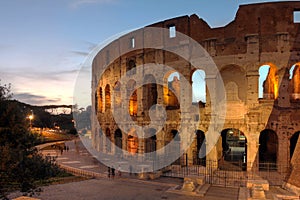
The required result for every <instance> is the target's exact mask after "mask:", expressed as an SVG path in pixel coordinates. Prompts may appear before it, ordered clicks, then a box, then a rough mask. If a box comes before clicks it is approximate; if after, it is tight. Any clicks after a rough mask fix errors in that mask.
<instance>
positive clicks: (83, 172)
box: [58, 164, 107, 178]
mask: <svg viewBox="0 0 300 200" xmlns="http://www.w3.org/2000/svg"><path fill="white" fill-rule="evenodd" d="M58 166H59V167H60V168H62V169H64V170H66V172H68V173H71V174H73V175H75V176H82V177H87V178H105V177H107V176H106V175H105V174H102V173H97V172H92V171H87V170H82V169H78V168H75V167H70V166H66V165H62V164H58Z"/></svg>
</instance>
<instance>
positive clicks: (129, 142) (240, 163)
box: [92, 2, 300, 187]
mask: <svg viewBox="0 0 300 200" xmlns="http://www.w3.org/2000/svg"><path fill="white" fill-rule="evenodd" d="M297 11H300V2H276V3H259V4H250V5H241V6H240V7H239V9H238V12H237V13H236V17H235V19H234V20H233V21H232V22H230V23H229V24H227V25H226V26H224V27H217V28H211V27H210V26H209V25H208V24H207V23H206V22H205V21H204V20H203V19H201V18H199V17H198V16H197V15H196V14H193V15H191V16H182V17H176V18H173V19H168V20H165V21H161V22H158V23H155V24H152V25H149V26H147V28H148V27H156V28H162V29H164V30H166V31H162V32H158V33H157V34H147V31H146V30H147V29H145V28H146V27H145V28H142V29H139V30H136V31H132V32H130V33H128V34H125V35H123V36H122V37H120V38H118V39H116V40H114V41H113V42H111V43H110V44H109V45H107V46H106V47H104V48H103V49H102V50H101V51H100V52H99V53H98V54H97V56H96V57H95V58H94V61H93V66H92V104H93V106H92V107H93V115H92V142H93V146H94V148H96V149H97V150H98V151H102V152H104V153H106V154H108V155H109V154H112V155H115V154H123V152H122V151H120V150H118V148H119V149H123V150H125V151H126V152H129V153H128V154H126V155H121V156H124V157H126V156H130V155H132V154H143V153H147V152H154V151H156V150H158V149H162V148H163V147H164V146H165V145H166V144H168V143H169V142H170V141H172V140H174V139H175V140H177V141H180V140H184V138H185V135H186V134H187V133H186V132H185V130H188V129H184V128H183V129H180V131H179V126H180V122H181V120H182V116H183V115H184V112H186V113H189V112H190V111H189V110H185V109H184V108H183V106H182V105H185V103H186V102H192V105H193V106H195V107H197V110H198V111H197V113H193V112H191V114H190V115H184V116H185V117H187V121H188V124H185V125H182V126H191V127H195V129H194V132H193V133H192V136H193V142H192V143H191V145H190V146H189V148H188V149H186V150H185V151H184V152H182V155H181V156H180V158H179V159H177V160H175V161H174V162H173V163H172V165H178V166H186V167H188V166H190V167H193V166H202V167H203V166H204V167H205V166H207V165H208V164H209V163H211V162H214V163H215V164H216V165H214V167H215V168H216V169H222V170H233V171H246V172H247V171H258V172H259V171H267V170H268V171H273V172H278V174H283V175H284V176H285V180H287V179H289V178H288V177H286V175H289V176H291V177H295V176H299V168H298V164H299V161H300V142H299V141H298V137H299V133H300V121H299V120H300V112H299V108H300V78H299V76H300V34H299V33H300V22H299V21H297V20H296V19H295V18H294V15H296V14H297ZM180 34H184V35H186V36H188V37H189V38H191V39H193V40H194V41H196V42H197V43H198V44H199V45H201V46H202V47H203V48H204V49H205V50H206V53H208V54H209V55H210V57H211V58H212V60H213V61H214V63H215V65H216V67H217V69H218V71H219V75H220V76H221V78H222V80H223V85H224V91H225V94H226V109H225V110H226V114H225V115H223V114H218V113H214V114H213V115H212V103H211V102H212V101H213V98H215V97H216V95H218V91H217V90H214V91H211V90H209V89H208V87H207V85H213V86H214V87H218V84H219V82H218V80H217V77H216V76H214V75H213V74H211V72H209V71H207V68H202V67H201V66H194V65H193V63H192V62H189V60H187V59H185V58H183V57H182V56H179V55H176V54H175V53H173V52H170V51H166V50H164V47H168V48H169V47H172V48H173V49H174V48H175V49H182V51H184V50H186V49H190V40H186V39H181V38H180ZM148 41H151V42H152V43H153V44H152V45H154V46H156V47H157V48H148V46H147V44H146V42H148ZM174 41H176V42H174ZM199 56H200V55H199ZM149 63H152V64H153V63H154V64H156V65H157V66H161V68H162V71H161V72H163V73H160V74H153V72H150V71H151V70H149V69H148V68H146V67H145V66H146V65H147V64H149ZM165 66H171V68H168V67H165ZM104 68H105V69H104ZM126 73H131V74H137V75H141V76H142V77H143V78H144V81H145V82H144V83H145V84H143V85H141V86H139V84H137V82H136V81H135V80H128V81H127V83H126V84H123V82H122V83H121V82H120V81H119V80H120V79H121V78H122V76H125V74H126ZM154 73H155V72H154ZM157 77H159V78H160V79H161V80H158V78H157ZM184 79H185V80H187V81H188V82H189V84H190V85H191V87H185V86H184V84H183V80H184ZM199 82H202V86H201V83H199ZM159 83H163V84H159ZM197 83H199V84H197ZM122 84H123V85H122ZM203 85H204V87H203ZM205 85H206V86H205ZM197 87H198V88H197ZM196 91H198V92H199V93H200V94H202V96H201V97H200V98H193V97H192V96H193V94H194V96H195V92H196ZM121 96H122V97H123V98H121ZM124 102H125V103H124ZM153 105H160V106H156V107H153ZM118 109H119V110H120V109H121V110H122V111H121V112H126V113H127V114H128V116H129V119H130V120H128V123H127V120H123V121H122V123H127V124H126V126H127V127H129V129H127V130H122V128H120V127H119V125H120V124H119V123H117V122H116V119H115V116H114V115H113V112H114V111H115V110H118ZM151 109H163V110H165V115H166V119H165V124H164V126H163V128H161V129H160V130H156V129H155V128H149V129H148V132H149V133H152V134H150V136H151V137H146V138H139V137H138V136H137V135H138V134H137V133H136V130H134V129H132V128H131V129H130V126H132V125H133V124H135V125H138V126H141V127H143V126H147V125H149V124H151V116H150V115H151V112H150V110H151ZM160 113H161V112H160ZM224 113H225V112H224ZM126 116H127V115H126ZM220 119H221V120H223V121H224V123H223V124H222V126H219V124H217V123H218V120H220ZM212 124H213V125H214V124H215V126H213V127H214V128H212V129H210V128H209V127H210V126H211V125H212ZM211 131H212V132H217V133H218V134H219V135H220V137H219V140H218V141H217V143H216V145H215V146H214V147H213V148H212V149H210V150H209V152H206V149H207V148H205V145H206V139H205V138H206V137H207V136H208V135H209V134H210V132H211ZM153 133H154V134H153ZM104 138H108V140H105V139H104ZM110 142H112V143H114V144H115V146H114V145H111V144H110ZM181 145H182V144H181V143H180V142H179V143H178V145H177V146H176V148H173V149H171V151H180V148H181ZM201 146H202V147H204V148H201ZM199 151H202V152H201V153H200V152H199ZM203 151H204V154H205V156H199V155H200V154H201V155H204V154H203ZM165 153H168V152H165ZM289 182H290V183H291V184H293V185H298V187H300V181H299V180H297V178H294V179H293V178H290V180H289Z"/></svg>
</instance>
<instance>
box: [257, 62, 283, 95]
mask: <svg viewBox="0 0 300 200" xmlns="http://www.w3.org/2000/svg"><path fill="white" fill-rule="evenodd" d="M258 84H259V90H258V92H259V98H263V99H277V97H278V72H277V68H276V67H275V66H274V65H263V66H261V67H260V68H259V83H258Z"/></svg>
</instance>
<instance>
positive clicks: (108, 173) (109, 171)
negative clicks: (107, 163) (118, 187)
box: [107, 167, 111, 179]
mask: <svg viewBox="0 0 300 200" xmlns="http://www.w3.org/2000/svg"><path fill="white" fill-rule="evenodd" d="M107 170H108V171H107V177H108V178H109V179H110V173H111V169H110V167H108V168H107Z"/></svg>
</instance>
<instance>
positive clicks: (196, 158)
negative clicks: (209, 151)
mask: <svg viewBox="0 0 300 200" xmlns="http://www.w3.org/2000/svg"><path fill="white" fill-rule="evenodd" d="M195 142H196V148H195V150H194V151H193V164H194V165H203V166H205V164H206V144H205V134H204V132H203V131H200V130H197V131H196V141H195Z"/></svg>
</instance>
